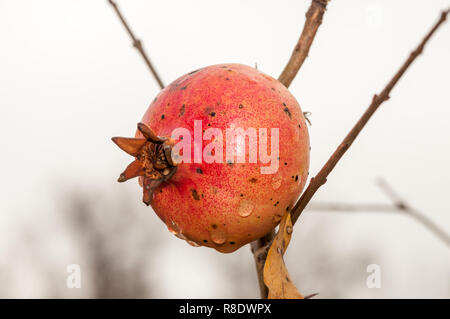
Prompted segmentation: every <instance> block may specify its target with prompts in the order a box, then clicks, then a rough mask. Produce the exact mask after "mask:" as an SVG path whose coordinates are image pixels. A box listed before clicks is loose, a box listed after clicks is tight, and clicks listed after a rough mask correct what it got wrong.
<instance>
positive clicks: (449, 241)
mask: <svg viewBox="0 0 450 319" xmlns="http://www.w3.org/2000/svg"><path fill="white" fill-rule="evenodd" d="M378 185H379V186H380V188H381V189H382V190H383V191H384V193H385V194H386V195H387V196H388V197H389V198H390V199H391V200H392V202H393V203H394V205H395V207H397V208H398V210H400V211H401V212H403V213H404V214H406V215H408V216H410V217H411V218H413V219H415V220H416V221H417V222H419V223H420V224H422V225H423V226H425V227H426V228H428V230H429V231H431V232H432V233H433V234H434V235H435V236H436V237H437V238H439V239H440V240H442V241H443V242H444V243H445V244H446V245H447V246H448V247H450V236H449V235H448V234H447V233H446V232H445V231H444V230H443V229H441V228H439V226H438V225H436V224H435V223H434V222H433V221H432V220H431V219H429V218H428V217H427V216H425V215H424V214H422V213H421V212H419V211H417V210H416V209H414V208H412V207H411V206H410V205H409V204H408V203H407V202H406V201H405V200H403V199H402V198H401V197H400V196H399V195H398V194H397V193H396V192H395V191H394V190H393V189H392V187H390V186H389V185H388V184H387V183H386V182H385V181H384V180H382V179H380V180H379V181H378Z"/></svg>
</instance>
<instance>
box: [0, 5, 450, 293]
mask: <svg viewBox="0 0 450 319" xmlns="http://www.w3.org/2000/svg"><path fill="white" fill-rule="evenodd" d="M118 3H119V5H120V7H121V9H122V10H123V13H124V15H125V17H126V18H127V20H128V21H129V22H130V24H131V27H132V29H133V30H134V31H135V33H136V34H137V35H138V37H139V38H141V39H142V40H143V43H144V47H145V48H146V50H147V52H148V53H149V55H150V58H151V60H152V61H153V62H154V64H155V66H156V68H157V70H158V71H159V73H160V74H161V76H162V79H163V81H164V82H165V83H166V84H168V83H170V82H171V81H173V80H174V79H176V78H177V77H178V76H180V75H182V74H184V73H187V72H189V71H192V70H194V69H197V68H199V67H203V66H206V65H211V64H216V63H230V62H237V63H243V64H248V65H251V66H253V65H254V64H255V63H257V65H258V68H259V69H260V70H262V71H263V72H265V73H267V74H270V75H272V76H274V77H277V76H278V75H279V73H280V72H281V70H282V69H283V67H284V65H285V63H286V62H287V60H288V58H289V56H290V54H291V51H292V49H293V48H294V45H295V43H296V41H297V39H298V37H299V34H300V31H301V29H302V27H303V22H304V19H305V18H304V17H305V12H306V10H307V8H308V6H309V3H310V1H306V0H305V1H293V0H292V1H261V0H258V1H257V0H254V1H249V0H246V1H231V0H230V1H206V0H204V1H181V0H179V1H143V0H141V1H137V0H136V1H130V0H129V1H124V0H122V1H119V2H118ZM448 5H449V3H448V1H445V0H442V1H440V0H433V1H418V0H416V1H406V0H401V1H400V0H399V1H387V0H385V1H376V0H372V1H369V0H353V1H350V0H346V1H343V0H341V1H339V0H334V1H331V3H330V4H329V7H328V10H327V12H326V14H325V16H324V21H323V25H322V26H321V27H320V29H319V31H318V34H317V37H316V39H315V42H314V44H313V46H312V49H311V51H310V56H309V58H308V59H307V61H306V62H305V64H304V66H303V68H302V69H301V71H300V73H299V75H298V77H297V78H296V79H295V80H294V82H293V83H292V85H291V87H290V90H291V92H292V93H293V95H294V96H295V97H296V98H297V99H298V101H299V102H300V104H301V106H302V108H303V111H310V112H312V116H311V121H312V123H313V124H312V126H311V127H310V135H311V144H312V155H311V174H314V173H316V172H317V171H318V170H319V169H320V167H321V165H322V164H323V163H324V162H325V161H326V159H327V158H328V157H329V155H330V154H331V153H332V151H333V150H334V148H335V147H336V146H337V145H338V143H339V142H340V141H341V139H342V138H343V137H344V136H345V134H346V132H347V131H348V130H349V129H350V127H351V126H352V125H353V123H354V122H355V121H356V120H357V119H358V117H359V116H360V115H361V114H362V112H363V111H364V109H365V108H366V107H367V106H368V104H369V102H370V100H371V98H372V95H373V94H374V93H376V92H379V91H380V90H381V89H382V88H383V86H384V84H385V83H387V81H388V80H389V79H390V77H391V76H392V75H393V74H394V72H395V71H396V70H397V68H398V67H399V66H400V64H401V63H402V62H403V61H404V59H405V58H406V57H407V55H408V54H409V51H410V50H411V49H412V48H413V47H414V46H415V45H416V44H417V43H418V42H419V40H420V39H421V38H422V36H423V35H424V34H425V32H426V31H427V30H428V29H429V27H430V26H431V25H432V24H433V23H434V22H435V21H436V19H437V18H438V14H439V12H440V10H441V9H443V8H445V7H446V6H448ZM449 56H450V24H448V23H447V24H445V25H444V26H443V27H442V29H440V30H439V31H438V32H437V34H436V35H435V37H433V39H432V40H431V41H430V43H429V46H428V47H427V48H426V49H425V51H424V55H423V56H421V57H420V58H419V59H418V60H417V62H415V63H414V64H413V65H412V67H411V69H410V70H408V72H407V73H406V74H405V77H404V78H403V79H402V80H401V81H400V82H399V83H398V85H397V87H396V88H395V89H394V90H393V92H392V94H391V99H390V100H389V101H388V102H386V103H385V104H383V105H382V106H381V108H380V110H379V111H378V112H377V113H376V114H375V115H374V117H373V118H372V119H371V121H370V123H369V124H368V125H367V127H366V128H365V130H364V131H363V132H362V134H361V136H360V137H358V139H357V140H356V142H355V144H354V145H353V146H352V148H351V149H350V150H349V151H348V153H347V154H346V155H345V157H344V158H343V159H342V161H341V162H340V163H339V164H338V166H337V167H336V169H335V170H334V171H333V173H332V174H331V175H330V177H329V179H328V182H327V184H326V185H325V186H324V187H323V188H322V189H321V190H320V191H319V192H318V193H317V196H316V201H335V202H340V201H342V202H356V203H359V202H362V203H365V202H382V203H389V200H388V199H387V198H386V197H385V196H384V195H383V193H382V192H381V191H380V190H379V188H377V186H376V184H375V178H376V177H378V176H381V177H384V178H385V179H386V180H387V181H388V182H389V183H390V184H391V185H392V186H393V187H394V188H395V189H396V190H397V191H398V192H399V193H400V194H401V195H402V196H403V197H404V198H406V199H408V202H409V203H410V204H411V205H413V206H414V207H415V208H417V209H418V210H420V211H422V212H423V213H424V214H426V215H427V216H428V217H430V218H431V219H433V220H434V221H435V222H436V223H437V224H439V225H440V227H442V228H444V229H446V230H447V231H448V232H450V216H449V210H450V202H449V200H448V192H449V189H450V171H449V169H448V165H449V163H450V151H449V147H450V144H449V143H450V142H449V138H450V133H449V126H450V125H449V124H450V89H449V87H450V62H449ZM158 91H159V89H158V86H157V84H156V82H155V81H154V80H153V78H152V77H151V75H150V74H149V72H148V70H147V69H146V66H145V65H144V63H143V61H142V59H141V58H140V56H139V55H138V53H137V52H136V51H135V50H134V49H133V48H132V47H131V45H130V40H129V38H128V35H127V34H126V33H125V30H124V29H123V27H122V26H121V24H120V23H119V20H118V19H117V17H116V16H115V13H114V12H113V10H112V8H111V7H110V6H109V5H108V4H107V2H106V1H100V0H97V1H92V0H90V1H87V0H84V1H81V0H80V1H67V0H66V1H56V0H55V1H49V0H43V1H23V0H22V1H21V0H16V1H12V0H10V1H6V0H4V1H0V119H1V122H0V123H1V124H0V143H1V144H0V146H1V148H0V149H1V155H2V156H1V160H0V163H1V179H0V180H1V181H0V196H1V197H0V198H1V200H0V212H1V214H0V273H1V274H2V275H0V282H1V281H2V280H4V284H3V285H2V286H3V287H5V285H6V286H7V287H8V289H7V292H5V295H6V296H12V297H46V296H48V294H47V290H46V288H45V287H46V282H47V281H48V280H52V279H51V277H52V276H57V277H58V276H63V278H64V276H65V265H67V264H71V263H82V261H81V260H80V261H78V259H79V258H82V255H83V252H82V251H81V252H80V251H77V249H76V248H74V246H76V245H73V243H71V242H70V241H69V240H67V239H64V238H65V237H64V234H65V229H64V227H63V226H60V223H59V221H58V220H59V219H60V218H61V213H60V211H59V209H58V207H59V206H58V205H59V202H58V197H59V196H63V195H64V194H65V193H66V192H69V191H70V190H71V189H73V188H78V189H82V190H84V191H86V192H89V193H102V194H107V195H105V197H102V198H103V199H99V201H100V200H106V199H107V200H109V201H111V203H112V204H111V205H114V198H115V197H116V195H115V194H119V193H122V194H125V196H124V197H126V198H127V199H128V200H130V201H131V202H133V204H134V205H135V209H137V210H138V212H139V214H142V215H148V219H146V223H148V229H149V230H150V229H151V231H152V232H153V234H155V236H158V237H159V238H160V240H163V241H165V242H166V244H165V246H164V247H165V248H164V249H162V250H160V251H158V252H154V251H153V248H152V245H151V244H150V245H149V246H148V247H146V248H145V249H142V248H140V249H142V251H140V252H139V254H140V255H141V256H142V258H144V256H146V257H145V258H148V256H151V258H152V259H154V261H155V263H156V266H155V267H157V269H156V270H154V271H152V272H151V274H149V276H150V277H152V278H153V280H154V282H156V283H155V285H157V289H156V291H154V294H153V295H152V296H156V297H163V298H164V297H204V298H210V297H225V298H231V297H257V296H258V291H257V285H256V283H255V281H254V276H255V274H254V270H253V265H252V257H251V254H250V252H249V248H248V246H247V247H243V248H242V249H240V250H239V251H238V252H237V253H235V254H232V255H222V254H219V253H217V252H215V251H213V250H209V249H206V248H193V247H190V246H188V245H186V244H185V243H184V242H182V241H180V240H178V239H176V238H172V237H173V236H172V235H170V234H169V233H168V232H167V231H166V229H165V226H164V225H163V224H162V223H161V222H160V221H159V219H158V218H157V217H156V215H154V214H153V213H152V212H151V209H150V208H147V207H145V206H144V205H143V204H141V193H140V189H139V187H138V185H137V183H135V182H128V183H126V184H117V183H116V182H115V180H116V178H117V176H118V174H119V173H120V172H121V171H122V169H123V168H124V167H125V166H126V165H127V163H128V162H129V161H130V158H129V157H127V156H125V154H124V153H122V152H121V151H119V150H118V149H117V148H116V147H115V145H113V143H112V142H111V141H110V137H111V136H116V135H121V136H129V135H132V134H133V132H134V129H135V125H136V122H137V121H138V120H139V119H140V118H141V116H142V114H143V113H144V111H145V109H146V108H147V106H148V105H149V103H150V101H151V100H152V99H153V98H154V96H155V95H156V94H157V93H158ZM61 194H62V195H61ZM105 198H106V199H105ZM104 214H105V215H107V214H108V211H105V212H104ZM124 216H126V212H125V211H124ZM23 228H26V229H27V230H28V231H29V232H34V233H36V232H37V234H38V235H36V236H35V237H33V238H35V239H34V241H35V245H36V246H35V248H34V250H31V251H22V250H21V249H19V247H20V246H19V244H18V243H19V242H20V241H21V240H22V239H23V236H25V235H24V233H23ZM295 230H296V231H295V232H294V236H293V239H292V241H291V246H290V248H289V250H288V253H287V256H286V262H287V264H288V268H289V269H290V272H291V275H292V277H293V279H294V280H295V282H296V284H297V285H298V287H299V289H300V290H301V291H302V292H304V293H305V294H307V293H313V292H319V293H320V295H319V296H322V297H333V296H339V297H354V298H358V297H362V298H366V297H369V298H372V297H373V298H378V297H387V298H390V297H396V298H398V297H405V298H420V297H425V298H428V297H439V298H443V297H445V298H448V297H450V285H449V283H450V267H449V265H450V254H449V249H448V247H447V246H445V245H444V244H443V243H442V242H441V241H439V240H437V239H436V237H434V236H433V235H432V234H431V233H430V232H429V231H427V230H426V229H425V228H424V227H423V226H422V225H420V224H418V223H416V222H415V221H413V220H411V219H409V218H407V217H405V216H400V215H398V216H397V215H396V216H389V215H388V214H383V213H380V214H377V213H367V214H364V213H361V214H355V215H352V214H341V213H336V212H329V213H323V212H311V211H310V212H305V213H304V214H303V215H302V217H301V220H300V221H299V223H298V225H296V229H295ZM316 232H320V236H317V234H316ZM44 238H45V239H44ZM41 240H42V243H41ZM317 240H320V242H321V243H322V245H321V246H320V245H319V246H318V248H317V249H320V247H327V254H326V256H325V258H324V259H321V260H323V263H324V264H323V265H322V266H321V267H316V266H314V267H313V266H312V263H311V262H310V261H311V260H312V256H311V255H310V254H313V253H314V254H317V252H316V251H314V247H315V245H316V241H317ZM128 249H129V250H133V249H136V248H135V247H133V246H130V247H128ZM355 249H359V250H363V251H365V252H367V255H368V257H367V260H364V262H365V263H364V262H363V263H362V264H361V265H360V264H356V263H355V264H354V263H352V261H351V260H349V258H348V256H349V254H350V253H351V252H352V251H354V250H355ZM42 250H43V251H44V252H45V253H44V255H45V259H42V258H43V257H42V255H43V253H42V252H40V253H38V251H42ZM230 261H232V262H231V265H232V266H231V268H233V269H224V268H223V267H219V265H220V264H222V263H225V262H227V263H229V262H230ZM39 262H40V263H44V264H49V265H52V266H51V267H50V266H49V267H50V269H51V270H50V271H49V272H48V273H46V275H45V276H42V274H41V273H40V272H38V271H37V270H36V264H37V263H39ZM371 263H376V264H379V265H380V266H381V269H382V274H383V280H382V288H381V289H368V288H367V287H366V285H365V278H366V277H367V275H368V274H367V273H366V272H365V271H366V269H365V265H368V264H371ZM336 265H339V266H336ZM344 268H345V272H344V273H349V272H350V273H354V274H357V276H359V277H360V281H356V284H352V285H350V284H347V282H346V277H345V276H344V275H342V271H343V270H342V269H344ZM2 269H6V270H3V271H2ZM82 269H83V267H82ZM231 271H235V272H237V273H239V275H238V277H230V275H229V272H231ZM88 272H89V271H88V270H86V274H87V273H88ZM330 272H331V273H330ZM322 273H327V276H331V277H333V278H334V279H335V286H336V287H337V288H336V287H335V288H333V289H337V291H338V293H337V292H336V293H335V290H328V285H327V282H320V277H321V276H322V275H321V274H322ZM239 276H240V277H239ZM241 277H244V278H247V279H246V280H248V283H249V284H248V285H246V286H245V287H244V288H243V289H240V290H239V291H236V289H234V288H233V287H234V286H235V282H236V280H238V279H233V278H241ZM58 278H59V277H58ZM319 282H320V283H319ZM6 283H7V284H6ZM64 284H65V281H64V279H63V280H61V285H64ZM83 287H84V288H82V289H81V291H80V290H77V291H73V290H68V289H67V291H64V290H63V292H62V294H63V295H62V296H69V297H71V296H89V287H90V284H89V283H87V281H86V284H85V285H84V286H83ZM83 289H84V290H83ZM0 293H1V291H0Z"/></svg>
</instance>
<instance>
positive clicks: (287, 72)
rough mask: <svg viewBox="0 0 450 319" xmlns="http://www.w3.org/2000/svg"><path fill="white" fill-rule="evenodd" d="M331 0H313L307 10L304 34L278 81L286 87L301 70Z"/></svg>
mask: <svg viewBox="0 0 450 319" xmlns="http://www.w3.org/2000/svg"><path fill="white" fill-rule="evenodd" d="M328 1H329V0H312V1H311V5H310V7H309V9H308V11H307V12H306V21H305V25H304V26H303V31H302V34H301V35H300V38H299V39H298V42H297V45H296V46H295V48H294V51H293V52H292V55H291V58H290V59H289V62H288V63H287V65H286V66H285V68H284V70H283V72H282V73H281V75H280V77H279V78H278V81H280V82H281V83H283V84H284V85H285V86H286V87H289V85H291V82H292V80H294V78H295V76H296V75H297V72H298V70H300V68H301V66H302V64H303V62H304V61H305V59H306V58H307V57H308V53H309V48H311V44H312V42H313V40H314V37H315V36H316V32H317V30H318V29H319V27H320V25H321V24H322V17H323V14H324V13H325V10H326V8H327V4H328Z"/></svg>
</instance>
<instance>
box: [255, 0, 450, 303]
mask: <svg viewBox="0 0 450 319" xmlns="http://www.w3.org/2000/svg"><path fill="white" fill-rule="evenodd" d="M327 2H328V1H318V0H313V1H312V3H311V7H310V9H309V10H308V13H307V15H306V16H307V20H306V22H305V26H304V29H303V32H302V35H301V36H300V40H299V42H298V44H297V46H296V49H295V50H294V52H293V56H292V57H291V59H290V60H289V62H288V65H287V66H286V68H285V70H284V71H283V73H282V74H281V75H280V77H279V81H280V82H282V83H283V84H284V85H285V86H286V87H289V85H290V83H291V82H292V80H293V78H294V77H295V75H296V74H297V72H298V70H299V69H300V67H301V65H302V64H303V61H304V60H305V58H306V57H307V56H308V51H309V47H310V46H311V43H312V40H313V39H314V35H315V33H316V31H317V29H318V27H319V26H320V24H321V21H322V16H323V12H324V11H325V9H326V4H327ZM320 4H322V6H321V7H320ZM317 5H319V7H316V6H317ZM320 8H322V11H321V10H320ZM449 11H450V10H449V9H448V10H446V11H443V12H442V13H441V15H440V18H439V20H438V21H437V22H436V24H435V25H434V26H433V27H432V29H431V30H430V31H429V32H428V33H427V35H426V36H425V37H424V39H423V40H422V42H421V43H420V44H419V46H418V47H417V48H416V49H415V50H414V51H412V52H411V54H410V56H409V57H408V59H407V60H406V61H405V62H404V63H403V65H402V66H401V67H400V69H399V70H398V71H397V73H396V74H395V75H394V77H393V78H392V79H391V80H390V81H389V83H388V84H387V85H386V87H385V88H384V89H383V91H381V93H380V94H379V95H374V96H373V99H372V103H371V104H370V105H369V107H368V109H367V110H366V111H365V112H364V114H363V115H362V116H361V118H360V119H359V120H358V122H357V123H356V124H355V126H354V127H353V128H352V129H351V130H350V132H349V133H348V134H347V136H346V137H345V138H344V140H343V141H342V143H341V144H340V145H339V146H338V148H337V149H336V150H335V152H334V153H333V154H332V155H331V157H330V159H329V160H328V161H327V162H326V163H325V165H324V166H323V167H322V169H321V170H320V171H319V173H318V174H317V175H316V176H315V177H313V178H311V181H310V183H309V185H308V187H307V188H306V190H305V191H304V192H303V194H302V196H301V197H300V199H299V201H298V202H297V203H296V205H295V206H294V207H293V208H292V210H291V211H290V213H291V217H292V223H293V224H295V222H296V221H297V220H298V218H299V217H300V214H301V213H302V212H303V210H304V209H305V207H306V205H307V204H308V203H309V202H310V200H311V198H312V197H313V196H314V194H315V193H316V191H317V190H318V189H319V188H320V187H321V186H322V185H323V184H325V183H326V181H327V177H328V175H329V174H330V173H331V171H332V170H333V169H334V167H335V166H336V164H337V163H338V162H339V160H340V159H341V158H342V156H343V155H344V154H345V152H346V151H347V150H348V149H349V148H350V146H351V145H352V143H353V142H354V140H355V139H356V137H357V136H358V135H359V133H360V132H361V130H362V129H363V128H364V126H365V125H366V124H367V122H368V121H369V119H370V118H371V117H372V115H373V114H374V113H375V111H376V110H377V109H378V107H379V106H380V105H381V104H382V103H383V102H384V101H386V100H388V99H389V94H390V92H391V90H392V89H393V88H394V86H395V85H396V84H397V82H398V81H399V80H400V78H401V77H402V76H403V74H404V73H405V72H406V70H407V69H408V67H409V66H410V65H411V63H412V62H414V60H415V59H416V58H417V57H418V56H419V55H420V54H421V53H422V51H423V49H424V47H425V45H426V43H427V42H428V40H429V39H430V38H431V36H432V35H433V34H434V32H435V31H436V30H437V29H438V28H439V27H440V26H441V24H442V23H444V21H445V20H446V18H447V15H448V13H449ZM320 12H321V13H320ZM313 13H314V14H313ZM313 17H314V19H313ZM303 34H305V36H303ZM308 35H309V36H308ZM302 38H304V39H305V40H302ZM302 45H304V47H303V49H302V48H301V46H302ZM297 48H298V49H297ZM302 52H303V53H302ZM273 234H274V233H273V232H272V233H270V234H268V235H267V236H265V237H263V238H262V239H259V240H258V241H256V242H253V243H252V245H251V246H252V251H253V252H255V251H258V255H259V256H265V255H266V254H267V252H265V253H264V249H265V250H266V251H267V250H268V247H270V242H271V241H272V240H273ZM267 243H268V244H267ZM258 247H259V248H260V249H256V248H258ZM255 260H257V258H256V256H255ZM258 262H259V263H261V261H260V260H259V261H257V265H256V267H257V272H258V274H257V275H258V281H259V283H260V293H261V297H262V298H267V287H265V285H264V283H263V284H262V285H261V278H263V274H262V271H260V269H261V267H259V265H258ZM264 262H265V261H264ZM262 269H263V267H262Z"/></svg>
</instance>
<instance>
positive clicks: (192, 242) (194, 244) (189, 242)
mask: <svg viewBox="0 0 450 319" xmlns="http://www.w3.org/2000/svg"><path fill="white" fill-rule="evenodd" d="M186 242H187V243H188V244H189V245H191V246H192V247H200V245H199V244H197V243H196V242H195V241H192V240H189V239H186Z"/></svg>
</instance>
